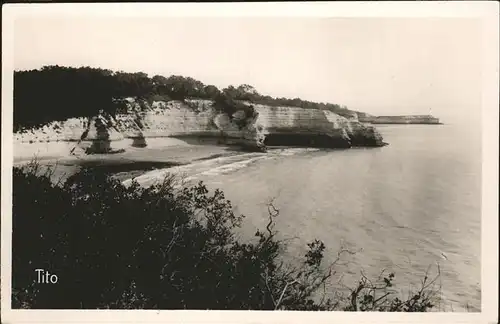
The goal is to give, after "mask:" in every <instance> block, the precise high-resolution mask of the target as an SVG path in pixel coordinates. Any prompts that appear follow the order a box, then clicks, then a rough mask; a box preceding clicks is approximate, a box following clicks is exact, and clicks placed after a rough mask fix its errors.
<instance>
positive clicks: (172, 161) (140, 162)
mask: <svg viewBox="0 0 500 324" xmlns="http://www.w3.org/2000/svg"><path fill="white" fill-rule="evenodd" d="M243 153H245V151H243V150H241V149H239V148H238V147H235V146H221V145H214V144H206V145H191V144H184V145H176V146H163V147H162V146H153V147H146V148H129V149H128V150H127V151H125V152H122V153H115V154H92V155H82V156H64V157H50V156H48V157H47V156H46V157H37V158H36V161H38V162H39V163H40V165H42V168H41V172H44V171H45V170H47V167H52V168H54V173H53V175H52V178H53V179H54V180H55V181H59V180H64V179H66V178H67V177H69V176H71V175H72V174H75V173H76V172H78V171H79V170H80V169H81V168H82V167H92V168H96V169H99V170H102V171H105V172H107V173H110V174H112V175H113V176H114V177H116V178H117V179H119V180H121V181H123V180H126V179H130V178H133V177H136V176H139V175H141V174H143V173H144V172H147V171H151V170H155V169H165V168H169V167H174V166H180V165H187V164H190V163H193V162H196V161H204V160H210V159H216V158H220V157H228V156H234V155H239V154H243ZM31 161H33V158H31V159H28V158H23V159H20V158H17V159H16V158H15V159H14V166H21V165H26V164H28V163H30V162H31Z"/></svg>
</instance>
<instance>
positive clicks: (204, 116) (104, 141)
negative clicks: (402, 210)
mask: <svg viewBox="0 0 500 324" xmlns="http://www.w3.org/2000/svg"><path fill="white" fill-rule="evenodd" d="M246 104H247V105H251V106H253V108H254V110H255V111H256V114H255V115H254V116H246V113H245V111H237V112H236V113H234V114H233V115H232V116H228V115H227V114H225V113H219V112H218V111H216V110H215V109H214V108H213V107H212V102H211V101H207V100H187V101H185V102H180V101H168V102H163V101H161V102H153V103H152V104H151V105H147V104H146V105H145V104H141V105H142V107H141V105H139V103H138V102H136V101H135V100H132V99H128V103H127V109H126V112H125V113H123V114H119V115H117V116H116V117H114V118H113V117H110V116H108V117H104V116H98V117H94V118H92V119H90V120H87V119H85V118H74V119H68V120H66V121H64V122H53V123H51V124H49V125H45V126H44V127H42V128H40V129H36V130H30V131H28V132H24V133H16V134H14V141H15V143H17V144H19V145H21V144H22V145H24V151H26V152H29V151H30V149H29V147H30V145H27V144H28V143H46V146H47V147H49V146H54V145H49V144H53V143H54V142H57V143H60V145H56V146H57V147H58V150H59V151H60V150H62V151H64V150H66V149H68V150H69V151H71V152H72V153H73V154H84V153H110V152H117V151H120V150H123V149H126V148H127V147H130V146H132V147H145V146H147V145H148V139H149V140H150V141H153V138H158V137H161V138H166V137H174V138H178V139H187V138H197V140H198V141H199V142H201V143H203V138H209V139H214V138H215V139H217V140H218V141H219V143H221V144H236V145H241V146H246V147H248V148H252V149H256V150H260V149H263V148H264V147H265V146H267V145H268V146H275V145H285V146H316V147H331V148H348V147H351V146H383V145H384V144H385V143H383V139H382V136H381V135H380V134H379V133H378V131H377V130H376V129H375V128H374V127H373V126H368V125H364V124H363V123H361V122H359V121H358V120H357V118H355V117H356V116H353V118H349V119H347V118H345V117H341V116H339V115H337V114H334V113H332V112H330V111H323V110H315V109H302V108H296V107H269V106H265V105H259V104H251V103H246ZM68 142H73V143H70V144H68ZM63 143H64V144H63ZM22 145H21V146H22ZM47 150H48V151H51V149H47ZM24 151H23V149H20V150H17V151H16V149H15V151H14V155H15V156H16V155H17V153H20V154H21V152H24ZM59 151H58V152H59ZM55 154H56V153H55ZM57 154H59V153H57ZM21 155H22V154H21Z"/></svg>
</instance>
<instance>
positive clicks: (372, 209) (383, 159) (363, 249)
mask: <svg viewBox="0 0 500 324" xmlns="http://www.w3.org/2000/svg"><path fill="white" fill-rule="evenodd" d="M378 128H379V129H380V131H381V132H382V134H383V135H384V138H385V140H386V141H387V142H389V143H390V145H389V146H386V147H383V148H371V149H350V150H337V151H319V150H314V149H286V150H274V151H272V152H271V153H269V154H267V155H266V154H249V155H247V156H238V157H229V158H227V157H226V158H224V159H218V160H212V161H204V162H202V163H198V164H193V165H191V166H187V167H184V168H185V169H184V170H179V171H182V172H186V174H188V175H190V176H191V179H196V180H198V179H200V180H203V181H205V182H206V183H207V184H208V185H209V187H211V188H221V189H223V190H224V192H225V193H226V196H227V198H229V199H230V200H231V201H232V202H233V204H234V205H235V206H237V209H238V212H240V213H243V214H245V215H247V218H246V220H245V223H244V226H243V229H242V235H248V236H250V235H252V234H253V233H254V232H255V229H256V228H260V229H264V228H265V225H266V223H267V208H266V203H267V202H269V199H270V198H272V197H275V205H276V206H277V207H278V208H279V209H280V216H279V218H278V219H277V229H278V230H280V231H281V233H282V235H283V236H284V237H288V238H295V239H293V240H291V241H290V248H289V254H290V255H291V256H299V255H302V254H303V253H304V252H305V244H306V243H307V242H309V241H311V240H312V239H314V238H318V239H321V240H322V241H323V242H325V244H326V245H327V247H328V251H327V252H328V253H327V255H326V257H327V258H328V259H330V260H333V258H334V257H335V254H336V252H337V251H338V250H339V249H340V247H341V246H344V247H348V248H349V249H351V250H353V251H354V250H356V251H358V252H357V253H356V254H355V255H354V256H351V257H349V260H350V264H349V265H348V266H346V267H345V268H344V269H342V270H343V271H342V272H344V273H345V275H344V277H343V279H342V280H343V282H345V283H347V284H349V283H352V282H353V281H354V280H356V279H358V278H359V274H360V272H361V271H363V272H364V273H366V274H367V275H369V276H372V277H373V276H375V275H377V274H378V273H379V272H380V271H381V270H382V269H383V268H386V269H389V270H391V271H394V272H395V273H396V284H397V286H398V287H399V288H400V289H401V290H402V292H403V293H404V292H405V291H408V289H412V285H414V286H415V285H418V283H419V280H420V279H422V278H423V276H424V274H425V272H426V270H427V269H428V268H429V266H430V267H431V268H430V276H431V277H432V275H435V274H436V271H437V265H438V264H439V269H440V271H441V276H440V281H439V283H440V284H441V287H442V294H443V297H444V300H445V302H444V304H443V305H442V306H441V308H442V310H447V311H451V310H455V311H459V310H464V309H468V310H469V311H479V310H480V305H481V301H480V281H481V279H480V261H481V258H480V243H481V240H480V225H481V192H480V190H481V147H480V146H481V142H480V133H479V132H478V133H473V132H472V131H471V130H470V129H467V128H461V127H456V126H453V125H442V126H435V125H411V126H398V125H394V126H393V125H391V126H382V125H381V126H378Z"/></svg>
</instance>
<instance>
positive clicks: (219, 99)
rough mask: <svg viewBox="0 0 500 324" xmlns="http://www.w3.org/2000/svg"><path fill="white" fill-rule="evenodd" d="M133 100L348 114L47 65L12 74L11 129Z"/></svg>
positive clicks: (248, 91)
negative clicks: (243, 104) (255, 105)
mask: <svg viewBox="0 0 500 324" xmlns="http://www.w3.org/2000/svg"><path fill="white" fill-rule="evenodd" d="M125 97H135V98H138V99H142V100H147V101H149V102H151V101H153V100H185V99H187V98H200V99H209V100H213V101H214V102H215V106H216V107H218V108H220V109H221V110H223V111H225V112H227V113H229V114H231V113H233V112H235V111H236V110H239V109H240V108H241V107H239V106H241V105H238V104H237V101H249V102H252V103H258V104H264V105H270V106H293V107H302V108H306V109H323V110H330V111H332V112H335V113H339V114H345V113H346V112H349V111H348V110H347V109H346V107H341V106H339V105H336V104H329V103H317V102H312V101H307V100H302V99H299V98H294V99H288V98H273V97H271V96H266V95H261V94H260V93H258V92H257V91H256V90H255V89H254V88H253V87H252V86H250V85H247V84H243V85H240V86H238V87H234V86H228V87H227V88H224V89H222V90H220V89H218V88H217V87H216V86H214V85H205V84H204V83H202V82H201V81H198V80H195V79H193V78H191V77H183V76H179V75H172V76H169V77H164V76H161V75H155V76H153V77H152V78H150V77H149V76H148V75H147V74H146V73H142V72H138V73H126V72H121V71H120V72H113V71H110V70H105V69H96V68H90V67H80V68H70V67H62V66H57V65H56V66H45V67H43V68H41V69H39V70H30V71H15V72H14V130H15V131H17V130H19V129H23V128H31V127H36V126H39V125H42V124H45V123H48V122H50V121H54V120H65V119H67V118H71V117H88V116H93V115H96V114H97V113H98V112H99V111H104V112H106V113H110V114H114V113H116V111H117V110H118V109H120V106H121V105H120V99H123V98H125Z"/></svg>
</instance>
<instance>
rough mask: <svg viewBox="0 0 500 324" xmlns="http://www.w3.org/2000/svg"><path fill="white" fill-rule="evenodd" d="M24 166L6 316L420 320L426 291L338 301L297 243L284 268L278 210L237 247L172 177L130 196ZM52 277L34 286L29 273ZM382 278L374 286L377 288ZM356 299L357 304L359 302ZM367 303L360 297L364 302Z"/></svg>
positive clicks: (98, 180) (218, 217) (313, 254)
mask: <svg viewBox="0 0 500 324" xmlns="http://www.w3.org/2000/svg"><path fill="white" fill-rule="evenodd" d="M51 177H53V173H51V171H50V170H49V172H48V173H47V172H45V173H44V172H43V171H42V169H40V167H39V166H38V165H37V164H36V163H35V164H32V165H31V166H28V167H27V168H24V169H20V168H14V170H13V183H14V188H13V244H12V246H13V253H12V255H13V260H12V266H13V269H12V270H13V272H12V273H13V276H12V278H13V282H12V289H13V296H12V297H13V298H12V303H13V308H48V309H50V308H60V309H81V308H84V309H92V308H94V309H95V308H101V309H102V308H111V309H137V308H139V309H144V308H146V309H235V310H245V309H259V310H274V309H285V310H334V309H344V310H361V311H364V310H382V311H425V310H427V309H428V308H430V307H432V306H433V304H432V298H431V297H432V296H431V295H428V294H427V291H428V290H429V286H426V287H425V289H423V290H422V291H421V292H419V293H418V294H416V295H415V296H413V297H412V298H411V299H409V300H407V301H400V300H399V299H389V298H388V297H389V296H390V294H387V295H385V296H383V298H378V297H377V299H375V295H376V293H378V292H379V290H382V289H383V288H384V287H383V286H380V287H378V286H375V285H374V284H372V285H370V284H369V283H368V281H362V282H360V283H359V285H358V286H357V287H355V288H354V289H352V291H353V293H352V294H351V296H348V298H347V299H342V298H340V297H339V298H337V299H335V300H332V299H331V298H326V296H325V295H323V294H321V292H322V291H323V289H324V288H325V287H326V283H327V281H328V279H329V278H331V276H332V275H334V274H335V272H334V271H333V269H334V266H335V264H336V262H337V261H338V260H339V259H340V256H341V254H342V252H345V251H340V252H339V254H338V258H337V259H336V260H335V261H334V262H333V263H332V264H330V265H325V264H323V263H324V262H323V255H324V252H325V245H324V244H323V243H322V242H321V241H318V240H315V241H313V242H311V243H310V244H309V245H308V252H307V253H306V254H305V255H304V258H303V260H302V262H301V263H300V264H298V265H292V264H290V263H287V262H284V261H283V259H282V255H283V253H284V251H285V249H286V245H285V242H283V241H281V240H278V239H277V238H276V234H277V233H276V231H275V229H274V224H275V222H274V219H275V218H276V217H277V216H278V215H279V211H278V210H277V209H276V208H275V207H274V206H273V205H272V204H269V223H268V225H267V227H266V229H265V230H264V231H257V233H256V234H255V240H253V241H249V242H242V241H241V240H239V239H237V237H236V235H235V230H236V229H237V228H238V226H240V224H241V221H242V220H243V216H240V215H235V214H234V212H233V208H232V205H231V202H230V201H228V200H227V199H226V198H225V196H224V193H223V192H222V191H220V190H215V191H214V192H209V191H208V189H207V188H206V187H205V185H204V184H203V183H201V182H200V183H199V184H197V185H195V186H184V185H180V184H179V183H178V181H177V180H176V179H175V178H174V177H172V176H169V177H166V178H165V180H164V181H163V183H161V184H158V185H155V186H152V187H150V188H141V187H139V185H138V184H137V183H133V184H132V185H131V186H130V187H125V186H123V185H122V184H121V183H120V182H119V181H117V180H114V179H113V178H112V177H110V176H109V175H107V174H106V173H104V172H100V171H98V170H97V169H93V170H91V169H86V168H84V169H82V170H81V171H80V172H79V173H77V174H75V175H73V176H71V177H69V178H68V179H67V181H66V182H64V183H61V182H57V183H55V184H54V183H53V182H51V180H50V178H51ZM37 268H42V269H45V270H48V271H49V272H51V273H55V274H57V275H58V277H59V281H58V283H57V284H36V283H34V280H36V273H35V269H37ZM392 278H393V275H390V276H389V277H388V278H386V281H385V283H386V287H385V288H387V287H389V286H390V285H391V282H392ZM367 296H368V297H367ZM370 296H372V297H370Z"/></svg>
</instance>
